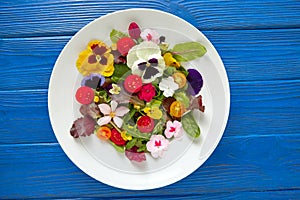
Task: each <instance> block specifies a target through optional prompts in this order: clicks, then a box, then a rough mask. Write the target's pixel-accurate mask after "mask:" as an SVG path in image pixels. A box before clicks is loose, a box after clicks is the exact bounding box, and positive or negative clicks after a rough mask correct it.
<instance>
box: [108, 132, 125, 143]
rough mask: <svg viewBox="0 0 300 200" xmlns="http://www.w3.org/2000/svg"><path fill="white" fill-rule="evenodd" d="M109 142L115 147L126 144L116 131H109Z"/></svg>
mask: <svg viewBox="0 0 300 200" xmlns="http://www.w3.org/2000/svg"><path fill="white" fill-rule="evenodd" d="M110 140H111V141H112V142H113V143H115V144H116V145H119V146H122V145H125V144H126V141H125V140H124V139H123V138H122V136H121V134H120V133H119V131H118V130H117V129H115V128H114V129H112V130H111V137H110Z"/></svg>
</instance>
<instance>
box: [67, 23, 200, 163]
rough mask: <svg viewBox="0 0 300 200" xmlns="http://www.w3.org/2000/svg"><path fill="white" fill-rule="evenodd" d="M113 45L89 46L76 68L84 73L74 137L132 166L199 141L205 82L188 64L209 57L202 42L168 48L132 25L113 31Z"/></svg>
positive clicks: (162, 39) (155, 34)
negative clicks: (107, 147)
mask: <svg viewBox="0 0 300 200" xmlns="http://www.w3.org/2000/svg"><path fill="white" fill-rule="evenodd" d="M110 39H111V42H112V45H110V46H108V45H107V44H105V43H104V42H102V41H100V40H92V41H90V42H89V43H88V44H87V46H86V48H85V49H84V50H83V51H82V52H80V54H79V55H78V59H77V61H76V67H77V69H78V71H79V72H80V73H81V74H82V76H83V78H82V81H81V86H80V87H78V89H77V91H76V94H75V99H76V102H77V103H79V104H81V106H80V113H81V114H82V116H81V117H80V118H78V119H76V120H75V121H74V123H73V125H72V127H71V129H70V133H71V135H72V136H73V137H74V138H79V137H85V136H90V135H96V136H97V137H98V138H99V139H100V140H104V141H107V142H109V143H110V144H111V145H112V146H113V147H115V149H116V150H117V151H119V152H121V153H125V156H126V157H127V158H128V159H129V160H132V161H137V162H142V161H145V160H146V156H145V153H150V154H151V155H152V156H153V157H154V158H158V157H162V156H163V154H164V152H165V151H166V150H167V149H168V145H169V144H170V141H171V140H173V139H178V138H180V137H182V135H183V134H185V133H186V134H188V135H189V136H191V137H192V138H197V137H199V136H200V128H199V126H198V125H197V123H196V120H195V119H194V116H193V114H192V112H191V111H192V110H194V109H197V110H200V111H201V112H204V110H205V106H203V104H202V96H201V95H200V94H199V93H200V91H201V88H202V86H203V79H202V76H201V74H200V73H199V71H197V70H196V69H192V68H190V69H186V68H185V67H184V63H187V62H189V61H191V60H194V59H197V58H199V57H201V56H203V55H204V54H205V53H206V48H205V47H204V46H203V45H201V44H200V43H198V42H185V43H180V44H176V45H174V46H173V47H172V48H170V45H169V44H168V43H167V42H166V41H167V40H166V37H165V36H161V35H160V34H159V33H158V32H157V31H156V30H154V29H148V28H146V29H141V28H140V27H139V25H138V24H137V23H135V22H132V23H130V25H129V27H128V32H126V33H125V32H121V31H118V30H115V29H113V30H112V31H111V33H110Z"/></svg>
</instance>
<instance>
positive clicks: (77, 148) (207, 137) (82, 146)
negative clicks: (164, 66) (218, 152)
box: [48, 9, 230, 190]
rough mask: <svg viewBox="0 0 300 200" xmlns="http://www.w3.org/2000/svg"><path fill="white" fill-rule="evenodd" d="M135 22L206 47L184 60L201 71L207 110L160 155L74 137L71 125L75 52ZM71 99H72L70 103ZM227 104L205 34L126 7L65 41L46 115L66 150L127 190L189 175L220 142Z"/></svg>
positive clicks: (173, 40) (222, 76) (221, 71)
mask: <svg viewBox="0 0 300 200" xmlns="http://www.w3.org/2000/svg"><path fill="white" fill-rule="evenodd" d="M131 22H136V23H137V24H138V25H139V26H140V27H141V28H142V29H143V28H152V29H155V30H157V31H158V32H159V33H160V35H164V36H165V37H166V40H167V42H168V43H169V44H170V46H172V45H175V44H177V43H180V42H189V41H197V42H200V43H201V44H202V45H204V46H205V47H206V49H207V53H206V54H205V55H204V56H203V57H201V58H199V59H197V60H194V61H192V62H189V63H188V64H187V67H192V68H196V69H197V70H198V71H199V72H200V73H201V74H202V76H203V79H204V86H203V88H202V90H201V95H202V97H203V103H204V105H205V109H206V110H205V112H204V113H200V112H194V115H195V116H196V117H197V122H198V124H199V126H200V128H201V136H200V138H199V139H197V140H194V141H193V140H191V139H190V138H189V137H188V136H184V137H183V138H182V139H181V140H176V141H172V144H170V145H169V148H168V151H167V152H166V153H165V155H164V157H163V158H159V159H154V158H152V157H151V155H147V161H146V162H142V163H136V162H131V161H129V160H128V159H127V158H126V156H125V155H124V154H122V153H118V152H117V151H115V149H114V148H113V147H112V146H111V145H110V144H108V143H107V142H104V141H100V140H98V139H97V138H96V137H95V136H94V135H92V136H90V137H86V138H79V139H74V138H73V137H72V136H71V135H70V133H69V131H70V128H71V126H72V124H73V121H74V120H75V119H76V118H77V117H78V116H79V113H78V108H79V105H78V104H76V102H75V101H74V94H75V92H76V89H77V88H78V86H79V82H80V80H81V78H82V76H81V75H80V74H79V73H78V71H77V69H76V66H75V63H76V60H77V56H78V54H79V53H80V52H81V51H82V50H83V49H85V47H86V45H87V43H88V42H89V41H90V40H92V39H99V40H102V41H104V42H105V43H106V44H109V43H110V40H109V34H110V31H111V30H112V29H117V30H121V31H124V32H126V31H127V28H128V25H129V24H130V23H131ZM74 102H75V103H74ZM229 106H230V92H229V83H228V78H227V75H226V71H225V68H224V65H223V63H222V61H221V59H220V57H219V55H218V53H217V51H216V50H215V48H214V47H213V45H212V44H211V43H210V42H209V40H208V39H207V38H206V37H205V36H204V35H203V34H202V33H201V32H200V31H199V30H197V29H196V28H195V27H193V26H192V25H191V24H189V23H188V22H186V21H184V20H182V19H181V18H179V17H176V16H174V15H172V14H169V13H165V12H162V11H157V10H152V9H129V10H123V11H117V12H114V13H111V14H108V15H105V16H103V17H100V18H98V19H96V20H94V21H92V22H91V23H89V24H88V25H86V26H85V27H83V28H82V29H81V30H80V31H79V32H78V33H77V34H75V36H74V37H72V39H71V40H70V41H69V42H68V44H67V45H66V46H65V47H64V49H63V50H62V52H61V54H60V55H59V57H58V59H57V61H56V64H55V66H54V69H53V72H52V75H51V79H50V83H49V93H48V109H49V116H50V120H51V124H52V128H53V131H54V133H55V136H56V138H57V140H58V142H59V144H60V145H61V147H62V149H63V150H64V152H65V153H66V154H67V156H68V157H69V158H70V159H71V160H72V162H73V163H74V164H75V165H77V166H78V167H79V168H80V169H81V170H82V171H84V172H85V173H86V174H88V175H89V176H91V177H93V178H95V179H96V180H98V181H101V182H102V183H105V184H108V185H111V186H114V187H118V188H123V189H130V190H144V189H153V188H159V187H163V186H166V185H169V184H172V183H174V182H176V181H179V180H181V179H183V178H184V177H186V176H188V175H189V174H191V173H192V172H194V171H195V170H196V169H198V168H199V167H200V166H201V165H202V164H203V163H204V162H205V161H206V160H207V159H208V157H209V156H210V155H211V154H212V152H213V151H214V149H215V148H216V146H217V145H218V143H219V141H220V139H221V137H222V135H223V132H224V129H225V127H226V123H227V119H228V115H229Z"/></svg>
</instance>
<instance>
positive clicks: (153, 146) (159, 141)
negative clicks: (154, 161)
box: [146, 135, 169, 158]
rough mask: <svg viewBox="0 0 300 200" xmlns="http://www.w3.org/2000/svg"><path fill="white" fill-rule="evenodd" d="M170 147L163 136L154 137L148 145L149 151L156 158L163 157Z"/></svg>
mask: <svg viewBox="0 0 300 200" xmlns="http://www.w3.org/2000/svg"><path fill="white" fill-rule="evenodd" d="M168 146H169V140H167V139H166V138H165V137H164V136H162V135H152V136H151V137H150V140H149V141H148V142H147V144H146V147H147V150H148V151H150V152H151V155H152V156H153V157H154V158H157V157H162V156H163V154H164V151H166V150H167V148H168Z"/></svg>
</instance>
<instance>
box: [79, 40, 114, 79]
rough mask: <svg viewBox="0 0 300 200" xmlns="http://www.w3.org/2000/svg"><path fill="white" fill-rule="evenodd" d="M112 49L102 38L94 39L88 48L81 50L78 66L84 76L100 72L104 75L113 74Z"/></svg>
mask: <svg viewBox="0 0 300 200" xmlns="http://www.w3.org/2000/svg"><path fill="white" fill-rule="evenodd" d="M110 52H111V49H110V48H109V47H108V46H106V44H105V43H104V42H101V41H100V40H92V41H90V42H89V43H88V45H87V48H86V49H85V50H83V51H82V52H80V54H79V56H78V58H77V61H76V67H77V69H78V71H79V72H80V73H81V74H82V75H83V76H89V75H90V74H92V73H98V74H101V75H103V76H111V75H112V74H113V72H114V56H113V55H112V54H111V53H110Z"/></svg>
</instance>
